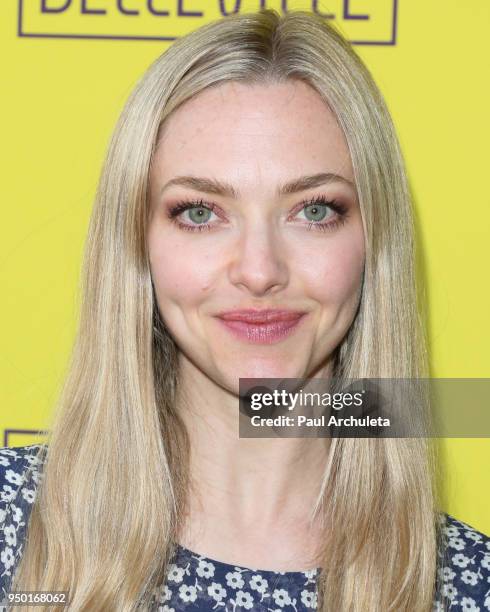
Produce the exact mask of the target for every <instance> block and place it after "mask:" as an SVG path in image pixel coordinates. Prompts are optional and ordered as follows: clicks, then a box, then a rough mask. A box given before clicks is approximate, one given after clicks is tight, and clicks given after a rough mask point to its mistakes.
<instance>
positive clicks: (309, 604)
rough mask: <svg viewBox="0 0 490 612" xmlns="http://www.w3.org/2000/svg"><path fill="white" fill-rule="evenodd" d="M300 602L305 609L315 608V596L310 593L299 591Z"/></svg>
mask: <svg viewBox="0 0 490 612" xmlns="http://www.w3.org/2000/svg"><path fill="white" fill-rule="evenodd" d="M301 601H302V603H303V605H304V606H305V608H316V603H317V595H316V593H312V592H311V591H306V590H303V591H301Z"/></svg>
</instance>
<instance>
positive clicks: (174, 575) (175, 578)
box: [168, 563, 185, 582]
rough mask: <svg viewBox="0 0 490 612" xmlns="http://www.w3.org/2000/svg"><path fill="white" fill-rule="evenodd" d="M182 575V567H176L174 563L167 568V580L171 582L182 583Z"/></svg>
mask: <svg viewBox="0 0 490 612" xmlns="http://www.w3.org/2000/svg"><path fill="white" fill-rule="evenodd" d="M184 573H185V569H184V568H183V567H177V565H175V563H172V564H171V565H170V567H169V572H168V579H169V580H172V582H182V580H183V578H184Z"/></svg>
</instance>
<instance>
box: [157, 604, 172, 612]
mask: <svg viewBox="0 0 490 612" xmlns="http://www.w3.org/2000/svg"><path fill="white" fill-rule="evenodd" d="M158 612H175V608H169V607H168V606H167V605H164V606H160V607H159V608H158Z"/></svg>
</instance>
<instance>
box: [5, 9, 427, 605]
mask: <svg viewBox="0 0 490 612" xmlns="http://www.w3.org/2000/svg"><path fill="white" fill-rule="evenodd" d="M288 79H300V80H302V81H303V82H305V83H308V84H309V85H310V86H311V87H313V88H314V89H315V90H316V91H317V92H318V93H319V94H320V95H321V96H322V98H323V99H324V101H325V103H326V104H327V105H328V106H329V107H330V109H331V110H332V112H333V113H334V114H335V116H336V118H337V121H338V123H339V125H340V126H341V128H342V130H343V132H344V134H345V137H346V140H347V143H348V147H349V151H350V155H351V158H352V164H353V169H354V176H355V182H356V186H357V190H358V194H359V203H360V207H361V213H362V219H363V224H364V233H365V246H366V260H365V270H364V279H363V285H362V294H361V299H360V302H359V308H358V311H357V314H356V317H355V319H354V321H353V323H352V325H351V327H350V328H349V330H348V332H347V334H346V335H345V337H344V339H343V340H342V342H341V344H340V345H339V347H338V349H337V359H336V364H335V371H334V375H336V376H343V377H346V378H352V379H358V378H364V377H373V378H412V377H425V376H426V375H427V355H426V350H425V347H426V338H425V333H424V329H423V325H422V321H421V318H420V315H419V309H418V304H417V290H416V275H415V269H414V268H415V263H414V262H415V257H414V237H413V220H412V210H411V200H410V193H409V189H408V186H407V179H406V172H405V168H404V162H403V158H402V154H401V152H400V147H399V144H398V140H397V136H396V133H395V130H394V126H393V123H392V120H391V118H390V115H389V113H388V110H387V108H386V105H385V103H384V101H383V98H382V96H381V94H380V92H379V90H378V88H377V87H376V85H375V83H374V81H373V78H372V76H371V75H370V73H369V71H368V69H367V68H366V66H365V65H364V64H363V62H362V61H361V60H360V58H359V57H358V56H357V54H356V53H355V51H354V50H353V48H352V47H351V45H350V44H349V43H348V42H347V41H346V40H345V39H344V38H343V36H342V35H341V34H340V33H339V32H338V31H337V30H336V29H335V28H334V27H333V26H332V25H330V24H329V23H327V22H325V21H324V20H322V19H321V18H320V17H318V16H317V15H314V14H312V13H307V12H304V11H296V12H291V13H288V14H286V15H283V16H281V15H279V14H278V13H277V12H276V11H274V10H269V9H263V10H261V11H258V12H256V13H247V14H242V15H233V16H230V17H227V18H225V19H222V20H220V21H216V22H212V23H209V24H206V25H205V26H203V27H201V28H199V29H198V30H195V31H194V32H192V33H190V34H188V35H187V36H185V37H183V38H181V39H179V40H178V41H176V42H175V43H174V44H173V45H172V46H171V47H169V48H168V49H167V50H166V51H165V52H164V53H163V54H162V55H161V56H160V57H158V58H157V59H156V61H154V63H153V64H152V65H151V66H150V67H149V68H148V70H147V71H146V72H145V74H144V75H143V76H142V78H141V79H140V81H139V82H138V83H137V85H136V86H135V88H134V89H133V91H132V93H131V94H130V96H129V98H128V100H127V103H126V105H125V107H124V109H123V111H122V113H121V116H120V118H119V120H118V122H117V125H116V127H115V130H114V132H113V136H112V139H111V141H110V144H109V148H108V151H107V155H106V159H105V162H104V165H103V168H102V172H101V177H100V181H99V185H98V189H97V193H96V200H95V205H94V208H93V213H92V216H91V220H90V226H89V232H88V238H87V242H86V247H85V253H84V264H83V275H82V303H81V309H80V320H79V325H78V332H77V335H76V339H75V342H74V345H73V352H72V356H71V359H70V363H69V367H68V370H67V374H66V378H65V382H64V385H63V388H62V390H61V394H60V397H59V400H58V403H57V406H56V410H55V411H54V417H53V419H52V426H51V433H50V435H49V438H48V447H47V448H48V450H47V456H46V457H45V458H44V459H45V463H44V471H43V478H42V481H41V484H40V486H39V490H38V494H37V497H36V500H35V503H34V505H33V508H32V511H31V516H30V522H29V530H28V540H27V542H26V545H25V549H24V552H23V556H22V559H21V561H20V564H19V566H18V568H17V573H16V575H15V578H14V584H15V589H16V590H20V589H25V590H28V589H29V590H50V589H51V590H69V591H70V597H71V604H70V606H69V609H71V610H77V611H87V612H88V611H90V612H96V611H99V610H100V611H104V612H108V611H114V612H116V611H117V612H131V611H133V610H137V609H143V610H146V609H151V608H150V606H151V603H152V601H153V600H152V596H154V594H155V592H156V589H157V587H158V586H159V585H161V584H162V583H163V582H164V581H165V578H166V572H167V570H168V566H169V561H170V559H171V556H172V554H173V551H174V542H175V539H176V534H178V533H179V527H180V525H181V520H182V519H181V517H182V516H183V515H184V512H185V508H186V505H187V495H188V483H189V479H188V470H189V467H188V456H189V440H188V436H187V432H186V430H185V427H184V425H183V422H182V420H181V418H180V417H179V413H178V411H177V410H176V407H175V397H176V388H177V384H178V377H177V374H178V372H177V356H178V349H177V347H176V345H175V343H174V340H173V339H172V337H171V336H170V334H169V332H168V330H167V329H166V327H165V325H164V324H163V322H162V318H161V316H160V313H159V312H158V309H157V306H156V300H155V294H154V288H153V285H152V279H151V274H150V266H149V257H148V247H147V225H148V211H149V188H148V184H149V174H150V169H151V165H152V161H153V156H154V151H155V147H156V144H157V143H158V139H159V137H160V134H161V130H162V128H163V127H164V125H165V121H166V119H167V118H168V117H169V116H170V114H171V113H172V111H173V110H175V109H176V108H177V107H179V106H180V105H181V104H182V103H183V102H185V101H187V100H189V99H190V98H191V97H192V96H194V95H196V94H199V92H201V91H203V90H205V89H206V88H208V87H213V86H219V85H220V84H223V83H225V82H228V81H240V82H242V83H251V84H252V83H274V82H276V83H277V82H284V81H286V80H288ZM315 511H316V512H320V513H321V516H322V517H323V518H324V523H325V525H328V533H329V539H328V546H327V543H326V542H325V546H324V547H323V548H324V550H323V553H322V559H323V561H322V564H321V567H322V568H325V571H322V572H320V573H319V578H318V583H317V587H318V609H319V610H321V611H323V612H326V611H327V610H342V611H351V610H352V611H354V612H369V611H372V612H375V611H376V612H388V611H395V610H396V611H400V610H404V611H410V612H427V611H429V610H430V609H431V605H432V599H433V596H434V583H435V577H436V569H437V568H436V563H437V561H436V560H437V555H436V542H437V502H436V493H435V486H434V455H433V451H432V447H431V445H430V444H429V442H428V441H427V440H426V439H424V438H406V439H403V438H399V439H387V438H385V439H332V441H331V447H330V454H329V461H328V465H327V466H326V471H325V474H324V479H323V484H322V487H321V493H320V496H319V498H318V501H317V504H316V506H315ZM42 609H44V608H42Z"/></svg>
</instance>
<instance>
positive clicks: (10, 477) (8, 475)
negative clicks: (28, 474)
mask: <svg viewBox="0 0 490 612" xmlns="http://www.w3.org/2000/svg"><path fill="white" fill-rule="evenodd" d="M5 480H6V481H7V482H10V483H12V484H13V485H17V486H19V485H21V484H22V482H23V480H22V474H19V473H18V472H14V470H7V471H6V472H5Z"/></svg>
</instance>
